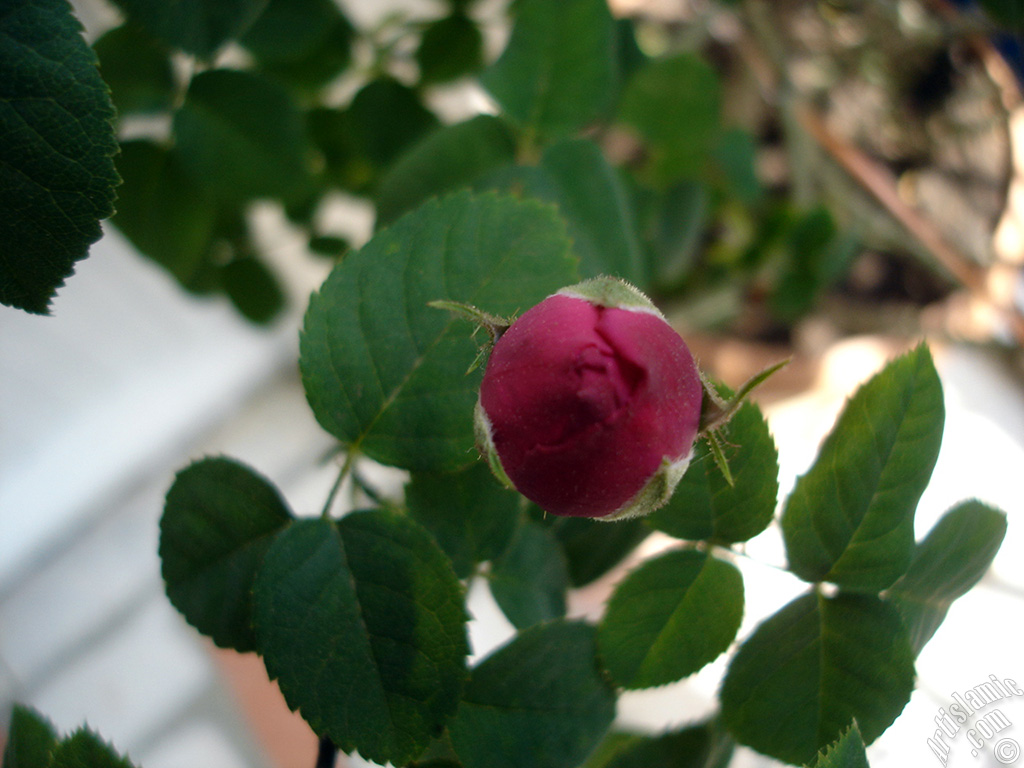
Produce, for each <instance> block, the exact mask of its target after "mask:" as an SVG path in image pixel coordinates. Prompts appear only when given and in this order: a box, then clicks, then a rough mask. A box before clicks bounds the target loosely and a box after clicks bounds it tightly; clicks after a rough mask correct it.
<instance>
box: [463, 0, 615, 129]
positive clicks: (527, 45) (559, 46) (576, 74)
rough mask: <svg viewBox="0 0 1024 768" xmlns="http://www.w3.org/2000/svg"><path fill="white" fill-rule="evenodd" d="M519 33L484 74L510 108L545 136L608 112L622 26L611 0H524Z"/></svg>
mask: <svg viewBox="0 0 1024 768" xmlns="http://www.w3.org/2000/svg"><path fill="white" fill-rule="evenodd" d="M515 12H516V19H515V26H514V27H513V29H512V37H511V39H510V40H509V43H508V46H507V47H506V48H505V51H504V53H502V55H501V58H499V59H498V60H497V61H496V62H495V63H494V64H493V65H492V66H491V67H490V68H489V69H488V70H486V71H485V72H484V74H483V76H482V78H481V80H482V82H483V85H484V87H485V88H487V90H488V91H490V92H491V94H492V95H493V96H494V97H495V98H496V99H497V100H498V103H500V104H501V106H502V108H503V109H504V111H505V113H506V114H507V115H509V116H510V117H512V118H513V119H514V120H516V121H518V122H519V123H520V124H522V125H524V126H526V127H527V128H528V129H530V130H532V131H535V132H537V133H540V134H542V135H545V136H560V135H565V134H569V133H573V132H574V131H576V130H577V129H579V128H582V127H583V126H584V125H586V124H587V123H590V122H592V121H594V120H596V119H598V118H601V117H603V116H604V114H605V113H606V112H607V110H608V109H609V108H610V107H611V106H612V104H613V103H614V99H615V96H616V89H617V85H618V71H617V60H616V40H615V28H614V22H613V21H612V17H611V13H610V12H609V10H608V3H607V2H605V0H562V2H558V3H552V2H550V0H520V1H519V2H517V3H516V5H515Z"/></svg>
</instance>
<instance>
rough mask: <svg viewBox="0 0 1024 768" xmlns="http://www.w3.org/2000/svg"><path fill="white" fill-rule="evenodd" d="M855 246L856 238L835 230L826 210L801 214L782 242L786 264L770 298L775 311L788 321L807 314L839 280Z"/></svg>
mask: <svg viewBox="0 0 1024 768" xmlns="http://www.w3.org/2000/svg"><path fill="white" fill-rule="evenodd" d="M857 245H858V241H857V238H856V237H854V236H853V235H852V234H850V233H843V232H839V231H838V230H837V229H836V225H835V222H834V220H833V218H832V214H831V213H829V211H828V209H827V208H824V207H818V208H815V209H814V210H812V211H809V212H808V213H806V214H804V215H802V216H801V217H800V218H799V219H798V220H797V221H796V222H795V223H794V225H793V229H792V230H791V231H790V233H789V236H788V238H787V240H786V243H785V246H786V248H785V252H786V257H787V263H786V267H785V271H784V272H783V274H782V278H781V281H780V284H779V287H778V288H777V289H776V292H775V295H774V296H773V297H772V304H773V309H774V310H775V312H776V313H777V314H778V315H779V316H780V317H782V318H783V319H784V320H786V321H788V322H793V321H795V320H796V319H798V318H799V317H800V316H802V315H804V314H806V313H807V312H809V311H810V310H811V309H812V308H813V307H814V304H815V303H816V302H817V300H818V298H819V297H820V296H821V294H822V293H823V292H824V291H826V290H827V289H828V288H830V287H831V286H832V285H833V284H834V283H835V282H836V281H837V280H839V278H840V277H842V274H843V272H845V271H846V267H847V266H848V265H849V263H850V261H851V260H852V259H853V257H854V255H855V254H856V250H857Z"/></svg>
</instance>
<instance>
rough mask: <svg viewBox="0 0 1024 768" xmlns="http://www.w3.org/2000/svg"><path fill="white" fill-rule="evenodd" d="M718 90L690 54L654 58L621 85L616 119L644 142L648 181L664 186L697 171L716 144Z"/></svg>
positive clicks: (713, 79) (710, 74)
mask: <svg viewBox="0 0 1024 768" xmlns="http://www.w3.org/2000/svg"><path fill="white" fill-rule="evenodd" d="M721 99H722V96H721V88H720V86H719V82H718V76H717V75H716V74H715V70H714V69H712V68H711V66H710V65H708V64H707V63H705V62H704V61H703V60H702V59H700V58H698V57H697V56H696V55H694V54H689V53H686V54H680V55H677V56H674V57H672V58H665V59H656V60H653V61H651V62H650V63H648V64H647V65H646V66H645V67H644V68H643V69H641V70H640V71H638V72H637V73H636V74H635V75H634V76H633V78H632V79H631V80H630V81H629V83H628V84H627V85H626V89H625V92H624V93H623V95H622V103H621V104H620V106H619V117H620V119H621V120H622V121H623V122H625V123H627V124H628V125H631V126H632V127H634V128H635V129H637V130H638V131H639V132H640V135H641V136H642V137H643V138H644V140H645V141H646V143H647V149H648V154H649V158H648V167H649V171H650V174H651V176H652V180H653V181H654V182H656V183H658V184H660V185H668V184H670V183H671V182H674V181H677V180H679V179H681V178H692V177H694V176H695V175H697V174H699V173H700V172H701V171H702V170H703V169H704V167H705V165H706V163H707V162H708V158H709V157H711V153H712V150H713V149H714V147H715V146H716V145H717V144H718V141H719V137H720V132H721V116H720V113H721Z"/></svg>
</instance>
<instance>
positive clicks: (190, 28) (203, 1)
mask: <svg viewBox="0 0 1024 768" xmlns="http://www.w3.org/2000/svg"><path fill="white" fill-rule="evenodd" d="M114 2H115V3H116V4H117V5H119V6H120V7H121V9H122V10H123V11H124V12H125V13H126V14H127V15H128V18H129V19H130V20H131V21H134V22H136V23H137V24H139V25H141V26H143V27H145V28H146V29H147V30H148V31H149V32H150V34H152V35H153V36H154V37H156V38H158V39H160V40H163V41H164V42H165V43H167V44H168V45H170V46H172V47H174V48H181V49H183V50H186V51H188V52H189V53H194V54H196V55H198V56H199V57H201V58H206V59H209V58H210V57H211V56H212V55H213V53H214V51H216V50H217V49H218V48H220V46H221V45H223V44H224V43H226V42H227V41H228V40H231V39H234V38H236V37H238V35H240V34H242V32H244V31H245V30H246V29H247V28H248V27H249V25H250V24H252V23H253V22H254V21H255V20H256V17H257V16H259V15H260V12H261V11H262V10H263V8H264V7H265V6H266V4H267V0H175V2H166V0H114Z"/></svg>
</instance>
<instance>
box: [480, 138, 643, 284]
mask: <svg viewBox="0 0 1024 768" xmlns="http://www.w3.org/2000/svg"><path fill="white" fill-rule="evenodd" d="M480 186H486V187H489V188H495V189H506V190H509V191H511V192H514V193H518V194H525V195H529V196H531V197H536V198H537V199H539V200H544V201H546V202H550V203H554V204H555V205H556V206H557V207H558V210H559V213H561V214H562V216H563V217H564V218H565V221H566V224H567V225H568V228H569V236H570V237H571V238H572V241H573V252H574V253H575V254H576V255H577V256H579V257H580V276H581V277H584V278H587V277H597V276H598V275H614V276H616V277H621V278H624V279H626V280H629V281H631V282H633V283H638V284H641V285H643V284H644V283H645V282H646V275H645V270H644V269H643V266H644V265H643V260H642V258H641V254H640V247H639V244H638V243H637V240H636V224H635V222H634V220H633V212H632V210H631V208H630V204H629V200H628V198H627V197H626V194H625V192H624V190H623V189H622V185H621V184H620V182H619V178H618V176H617V175H616V173H615V170H614V169H613V168H612V167H611V166H610V165H608V162H607V161H606V160H605V159H604V155H603V154H602V153H601V150H600V148H599V147H598V146H597V145H596V144H594V143H593V142H592V141H588V140H585V139H567V140H563V141H559V142H557V143H555V144H552V145H551V146H549V147H547V148H546V149H545V150H544V154H543V156H542V157H541V161H540V165H539V166H537V167H531V166H512V167H510V168H506V169H504V170H502V171H499V172H497V173H495V174H493V175H492V176H491V177H489V178H487V179H485V180H484V181H483V182H482V184H481V185H480Z"/></svg>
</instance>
